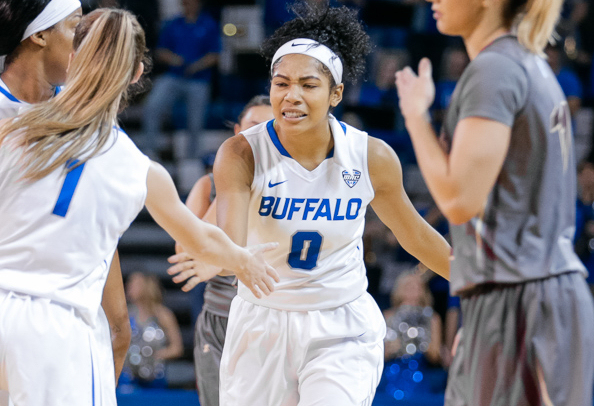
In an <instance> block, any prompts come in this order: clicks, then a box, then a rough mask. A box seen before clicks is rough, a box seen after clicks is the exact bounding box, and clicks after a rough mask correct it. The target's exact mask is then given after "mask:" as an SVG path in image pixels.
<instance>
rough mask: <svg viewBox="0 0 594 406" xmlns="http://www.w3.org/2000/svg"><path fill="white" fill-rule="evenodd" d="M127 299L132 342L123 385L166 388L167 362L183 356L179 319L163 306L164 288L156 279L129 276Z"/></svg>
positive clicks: (141, 275) (138, 275) (140, 274)
mask: <svg viewBox="0 0 594 406" xmlns="http://www.w3.org/2000/svg"><path fill="white" fill-rule="evenodd" d="M126 296H127V299H128V303H129V307H128V312H129V314H130V325H131V327H132V340H131V343H130V349H129V350H128V356H127V358H126V363H125V365H124V370H123V371H122V376H121V378H120V384H123V385H138V386H142V387H151V388H164V387H166V386H167V381H166V379H165V361H166V360H171V359H175V358H178V357H180V356H181V355H182V353H183V344H182V337H181V333H180V329H179V325H178V323H177V319H176V318H175V315H174V314H173V312H172V311H171V310H169V309H168V308H167V307H165V306H163V297H162V293H161V285H160V283H159V280H158V279H157V277H156V276H154V275H145V274H143V273H141V272H135V273H133V274H132V275H130V277H129V278H128V283H127V284H126Z"/></svg>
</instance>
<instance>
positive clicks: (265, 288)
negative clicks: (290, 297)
mask: <svg viewBox="0 0 594 406" xmlns="http://www.w3.org/2000/svg"><path fill="white" fill-rule="evenodd" d="M258 288H260V291H261V292H262V293H264V295H265V296H268V295H269V294H270V292H271V290H270V289H269V288H268V285H267V284H266V278H265V279H264V280H262V281H260V282H259V283H258Z"/></svg>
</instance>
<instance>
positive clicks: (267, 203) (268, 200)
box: [258, 196, 274, 217]
mask: <svg viewBox="0 0 594 406" xmlns="http://www.w3.org/2000/svg"><path fill="white" fill-rule="evenodd" d="M273 203H274V197H272V196H262V201H261V202H260V210H258V214H260V216H263V217H264V216H270V211H271V210H272V204H273Z"/></svg>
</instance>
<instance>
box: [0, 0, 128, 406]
mask: <svg viewBox="0 0 594 406" xmlns="http://www.w3.org/2000/svg"><path fill="white" fill-rule="evenodd" d="M81 17H82V11H81V4H80V2H79V1H78V0H74V1H59V0H51V1H50V0H0V26H2V27H3V30H2V32H1V33H0V55H3V56H1V57H0V73H1V75H0V119H5V118H8V117H14V116H16V115H17V114H18V113H19V111H20V112H23V111H24V110H26V109H27V108H28V107H29V106H31V105H32V104H34V103H38V102H41V101H45V100H48V99H49V98H51V97H54V96H55V95H56V94H57V93H59V91H60V90H61V85H63V84H64V81H65V79H66V67H67V62H68V55H69V54H70V53H71V52H72V38H73V37H74V31H75V27H76V26H77V24H78V23H79V21H80V19H81ZM107 261H108V262H109V263H111V268H110V272H109V277H108V279H107V281H106V284H105V289H104V294H103V298H102V302H101V307H100V308H99V313H100V314H99V315H98V320H97V326H96V334H97V338H98V340H100V341H101V342H103V343H104V347H105V348H104V352H105V355H104V356H102V357H101V360H102V361H103V362H104V363H105V366H104V367H105V369H110V368H111V369H114V372H115V376H114V380H113V382H110V381H107V382H105V383H106V384H107V385H109V386H110V387H115V384H116V382H117V379H118V377H119V374H120V372H121V370H122V366H123V363H124V360H125V357H126V352H127V350H128V346H129V343H130V321H129V318H128V312H127V307H126V299H125V294H124V288H123V281H122V276H121V269H120V264H119V258H118V254H117V251H116V253H115V256H114V258H113V260H112V259H111V258H108V259H107ZM111 354H113V356H110V355H111ZM108 390H111V389H110V388H108ZM5 404H6V403H5V401H4V400H3V398H2V396H0V405H2V406H4V405H5Z"/></svg>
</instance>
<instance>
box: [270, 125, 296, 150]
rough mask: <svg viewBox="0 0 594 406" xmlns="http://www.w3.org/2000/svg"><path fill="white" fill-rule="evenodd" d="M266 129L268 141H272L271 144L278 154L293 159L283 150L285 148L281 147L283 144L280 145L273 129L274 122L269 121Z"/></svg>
mask: <svg viewBox="0 0 594 406" xmlns="http://www.w3.org/2000/svg"><path fill="white" fill-rule="evenodd" d="M266 128H267V129H268V135H270V139H271V140H272V143H273V144H274V146H275V147H276V149H278V152H280V153H281V155H284V156H287V157H289V158H293V157H292V156H291V155H290V154H289V153H288V152H287V150H286V149H285V147H283V144H281V142H280V140H279V139H278V134H277V133H276V130H275V129H274V120H270V121H269V122H268V123H267V124H266Z"/></svg>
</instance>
